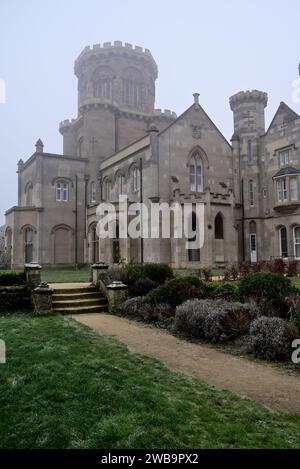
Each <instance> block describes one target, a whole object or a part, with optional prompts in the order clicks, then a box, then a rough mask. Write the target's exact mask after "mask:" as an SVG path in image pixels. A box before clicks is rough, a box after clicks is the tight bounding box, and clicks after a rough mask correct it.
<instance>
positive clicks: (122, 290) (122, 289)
mask: <svg viewBox="0 0 300 469" xmlns="http://www.w3.org/2000/svg"><path fill="white" fill-rule="evenodd" d="M106 289H107V300H108V307H109V311H112V310H113V309H114V308H115V307H116V306H118V305H120V304H121V303H123V302H124V301H125V300H126V298H127V294H128V287H127V285H124V283H122V282H119V281H114V282H112V283H111V284H110V285H108V287H106Z"/></svg>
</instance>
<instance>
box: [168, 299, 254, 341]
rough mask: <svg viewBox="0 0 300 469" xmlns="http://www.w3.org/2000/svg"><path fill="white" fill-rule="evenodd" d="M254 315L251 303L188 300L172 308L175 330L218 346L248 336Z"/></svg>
mask: <svg viewBox="0 0 300 469" xmlns="http://www.w3.org/2000/svg"><path fill="white" fill-rule="evenodd" d="M257 314H258V310H257V307H256V305H254V304H253V303H249V304H247V303H245V304H242V303H229V302H227V301H224V300H197V299H195V300H189V301H186V302H185V303H184V304H182V305H180V306H178V307H177V308H176V313H175V329H176V330H178V331H179V332H183V333H185V334H188V335H190V336H192V337H195V338H204V339H207V340H210V341H212V342H221V341H225V340H229V339H233V338H235V337H237V336H239V335H241V334H244V333H246V332H248V330H249V327H250V323H251V320H252V319H253V318H254V317H256V316H257Z"/></svg>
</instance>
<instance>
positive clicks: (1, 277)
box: [0, 271, 26, 287]
mask: <svg viewBox="0 0 300 469" xmlns="http://www.w3.org/2000/svg"><path fill="white" fill-rule="evenodd" d="M25 281H26V275H25V272H14V271H8V272H0V286H3V287H4V286H11V285H24V284H25Z"/></svg>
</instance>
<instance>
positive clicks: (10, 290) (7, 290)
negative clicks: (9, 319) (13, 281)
mask: <svg viewBox="0 0 300 469" xmlns="http://www.w3.org/2000/svg"><path fill="white" fill-rule="evenodd" d="M29 308H31V298H30V290H29V289H28V287H27V286H26V285H11V286H1V287H0V311H1V312H4V313H9V312H10V311H13V310H17V309H20V310H23V309H29Z"/></svg>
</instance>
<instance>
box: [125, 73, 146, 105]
mask: <svg viewBox="0 0 300 469" xmlns="http://www.w3.org/2000/svg"><path fill="white" fill-rule="evenodd" d="M141 95H142V90H141V85H140V84H139V83H136V82H135V81H133V80H127V79H124V80H123V101H124V104H126V105H128V106H133V107H140V106H141Z"/></svg>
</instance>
